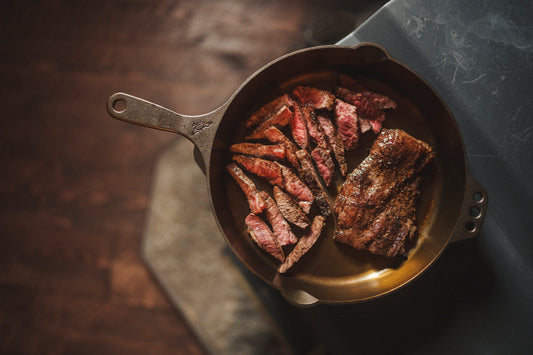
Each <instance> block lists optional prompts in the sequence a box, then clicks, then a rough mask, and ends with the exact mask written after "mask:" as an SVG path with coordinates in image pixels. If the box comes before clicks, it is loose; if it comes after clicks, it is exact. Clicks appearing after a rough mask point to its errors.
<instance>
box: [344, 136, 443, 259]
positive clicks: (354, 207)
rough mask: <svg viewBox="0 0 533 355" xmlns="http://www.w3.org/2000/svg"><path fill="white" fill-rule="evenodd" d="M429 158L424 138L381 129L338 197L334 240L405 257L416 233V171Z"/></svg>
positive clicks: (430, 152)
mask: <svg viewBox="0 0 533 355" xmlns="http://www.w3.org/2000/svg"><path fill="white" fill-rule="evenodd" d="M432 158H433V152H432V150H431V147H429V145H428V144H427V143H425V142H422V141H420V140H417V139H415V138H413V137H412V136H410V135H408V134H407V133H405V132H404V131H401V130H383V131H382V132H381V133H380V135H379V136H378V138H377V139H376V141H375V142H374V144H373V146H372V148H371V150H370V154H369V155H368V156H367V158H365V160H364V161H363V162H362V163H361V164H360V165H359V166H358V167H357V168H356V169H354V171H353V172H352V173H350V174H349V175H348V177H347V178H346V181H345V183H344V184H343V186H342V188H341V191H340V193H339V195H338V196H337V200H336V201H335V213H336V215H337V230H336V231H335V236H334V239H335V240H337V241H340V242H343V243H346V244H349V245H352V246H354V247H356V248H358V249H365V250H369V251H370V252H372V253H375V254H379V255H384V256H387V257H394V256H397V255H402V256H405V255H406V253H407V249H406V247H405V244H406V243H407V242H408V241H409V240H411V239H412V238H413V236H414V233H415V232H416V225H415V223H414V220H415V212H416V211H415V200H416V197H417V196H418V193H419V192H418V187H419V183H420V181H421V177H420V176H418V175H417V174H418V173H419V172H420V171H421V170H422V168H423V167H424V166H425V165H427V163H429V161H430V160H431V159H432Z"/></svg>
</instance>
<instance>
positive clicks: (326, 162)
mask: <svg viewBox="0 0 533 355" xmlns="http://www.w3.org/2000/svg"><path fill="white" fill-rule="evenodd" d="M311 156H312V157H313V160H314V161H315V165H316V168H317V170H318V172H319V173H320V176H322V181H324V184H325V185H326V186H329V185H330V184H331V179H332V178H333V174H334V172H335V163H334V162H333V159H332V158H331V152H330V150H329V149H325V148H323V147H320V146H318V147H316V148H315V149H313V151H312V152H311Z"/></svg>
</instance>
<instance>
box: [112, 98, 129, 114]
mask: <svg viewBox="0 0 533 355" xmlns="http://www.w3.org/2000/svg"><path fill="white" fill-rule="evenodd" d="M112 107H113V110H115V112H117V113H122V112H124V111H126V108H127V105H126V100H124V99H121V98H120V99H116V100H115V101H113V104H112Z"/></svg>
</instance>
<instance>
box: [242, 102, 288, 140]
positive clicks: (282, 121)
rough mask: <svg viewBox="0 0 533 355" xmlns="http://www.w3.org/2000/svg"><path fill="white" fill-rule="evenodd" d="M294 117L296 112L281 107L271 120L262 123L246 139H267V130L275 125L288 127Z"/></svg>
mask: <svg viewBox="0 0 533 355" xmlns="http://www.w3.org/2000/svg"><path fill="white" fill-rule="evenodd" d="M293 116H294V112H293V111H291V109H290V108H289V107H287V106H281V108H279V110H278V111H276V113H274V115H272V116H271V117H270V118H268V119H267V120H266V121H264V122H263V123H261V124H260V125H259V126H258V127H257V128H256V129H254V131H253V132H252V133H251V134H249V135H248V136H247V137H246V138H245V139H261V138H265V130H267V129H268V128H269V127H272V126H274V125H277V126H280V127H283V126H286V125H288V124H289V123H290V122H291V120H292V117H293Z"/></svg>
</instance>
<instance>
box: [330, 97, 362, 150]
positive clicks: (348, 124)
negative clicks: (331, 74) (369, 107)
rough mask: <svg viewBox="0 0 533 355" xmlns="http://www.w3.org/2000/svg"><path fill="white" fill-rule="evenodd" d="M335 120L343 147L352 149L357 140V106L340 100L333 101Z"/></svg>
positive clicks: (355, 145)
mask: <svg viewBox="0 0 533 355" xmlns="http://www.w3.org/2000/svg"><path fill="white" fill-rule="evenodd" d="M335 121H336V124H337V128H338V130H339V135H340V136H341V138H342V143H343V144H344V148H345V149H347V150H349V149H354V148H356V147H357V143H358V142H359V134H360V133H359V117H358V116H357V108H356V107H355V106H353V105H350V104H348V103H346V102H344V101H342V100H339V99H337V100H336V101H335Z"/></svg>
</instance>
